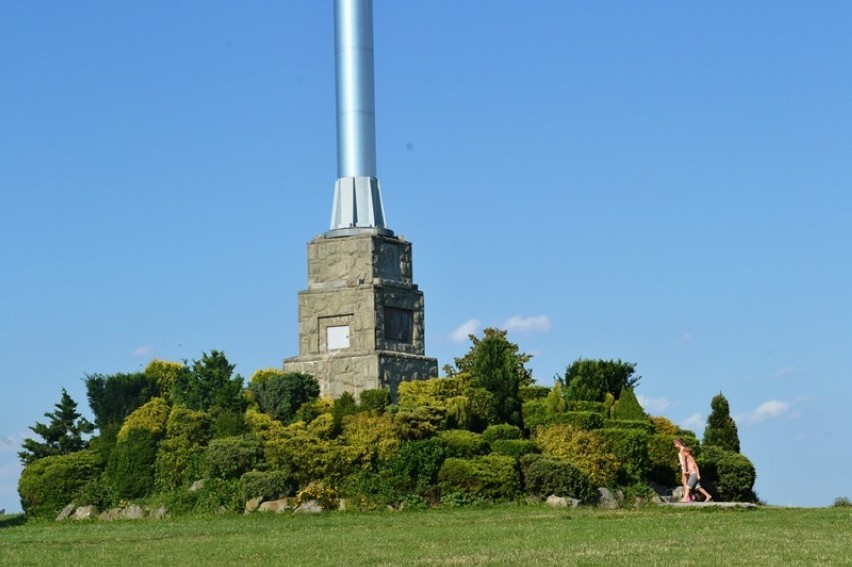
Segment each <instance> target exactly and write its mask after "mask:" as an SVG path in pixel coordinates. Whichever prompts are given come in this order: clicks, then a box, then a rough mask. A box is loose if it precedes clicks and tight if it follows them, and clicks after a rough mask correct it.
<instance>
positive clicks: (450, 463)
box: [438, 455, 521, 500]
mask: <svg viewBox="0 0 852 567" xmlns="http://www.w3.org/2000/svg"><path fill="white" fill-rule="evenodd" d="M438 482H439V485H440V488H441V492H442V493H443V494H450V493H456V492H463V493H467V494H472V495H476V496H478V497H480V498H485V499H489V500H503V499H507V498H513V497H515V496H517V495H518V494H519V493H520V492H521V476H520V474H519V472H518V469H517V461H515V459H513V458H512V457H505V456H503V455H485V456H483V457H476V458H474V459H455V458H449V459H447V460H446V461H444V464H443V466H441V470H440V471H439V472H438Z"/></svg>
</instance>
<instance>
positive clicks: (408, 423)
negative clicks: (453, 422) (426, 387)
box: [394, 382, 446, 441]
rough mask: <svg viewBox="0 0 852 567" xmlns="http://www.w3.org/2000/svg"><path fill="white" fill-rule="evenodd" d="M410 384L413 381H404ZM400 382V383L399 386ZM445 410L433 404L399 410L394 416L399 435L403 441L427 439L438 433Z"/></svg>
mask: <svg viewBox="0 0 852 567" xmlns="http://www.w3.org/2000/svg"><path fill="white" fill-rule="evenodd" d="M404 383H405V384H411V383H414V382H404ZM401 385H402V384H400V386H401ZM445 419H446V410H445V409H444V408H439V407H435V406H424V407H419V408H416V409H411V410H403V409H400V411H399V412H398V413H397V414H396V415H395V416H394V423H395V424H396V427H397V430H398V431H399V436H400V438H401V439H403V440H404V441H413V440H416V439H428V438H429V437H433V436H435V435H437V434H438V431H440V429H441V425H442V424H443V423H444V422H445Z"/></svg>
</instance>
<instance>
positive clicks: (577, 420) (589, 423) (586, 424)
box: [552, 411, 604, 431]
mask: <svg viewBox="0 0 852 567" xmlns="http://www.w3.org/2000/svg"><path fill="white" fill-rule="evenodd" d="M554 417H557V418H556V419H554V420H553V421H552V423H567V424H569V425H573V426H574V427H576V428H577V429H585V430H586V431H591V430H593V429H600V428H602V427H603V426H604V419H603V416H602V415H601V414H599V413H597V412H592V411H569V412H566V413H564V414H561V415H559V416H554Z"/></svg>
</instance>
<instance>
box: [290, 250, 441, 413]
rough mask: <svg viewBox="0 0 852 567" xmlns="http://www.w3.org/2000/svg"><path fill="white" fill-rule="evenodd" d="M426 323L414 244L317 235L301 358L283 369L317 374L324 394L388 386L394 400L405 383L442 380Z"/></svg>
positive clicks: (302, 307) (304, 295) (304, 300)
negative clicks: (413, 258)
mask: <svg viewBox="0 0 852 567" xmlns="http://www.w3.org/2000/svg"><path fill="white" fill-rule="evenodd" d="M424 320H425V319H424V302H423V293H422V292H421V291H420V290H418V289H417V286H416V285H415V284H414V283H413V282H412V263H411V244H410V243H408V242H406V241H404V240H402V239H400V238H395V237H391V236H382V235H378V234H375V233H364V234H358V235H351V236H345V237H338V238H326V237H325V236H320V237H317V238H315V239H314V240H312V241H311V242H310V243H308V289H307V290H305V291H302V292H300V293H299V355H298V356H295V357H292V358H288V359H287V360H285V361H284V370H285V371H287V372H304V373H306V374H311V375H313V376H314V377H315V378H316V379H317V381H318V382H319V384H320V389H321V393H322V395H323V396H329V397H335V398H336V397H339V396H340V395H341V394H342V393H343V392H349V393H351V394H353V395H354V396H355V397H356V398H357V397H358V395H359V394H360V392H362V391H364V390H366V389H375V388H387V389H388V390H389V391H390V392H391V397H392V398H393V399H396V387H397V385H398V384H399V382H401V381H402V380H415V379H424V378H434V377H437V375H438V361H437V360H436V359H434V358H428V357H426V356H425V329H424ZM330 337H332V339H333V340H332V339H330ZM341 337H343V338H341ZM329 342H331V344H329Z"/></svg>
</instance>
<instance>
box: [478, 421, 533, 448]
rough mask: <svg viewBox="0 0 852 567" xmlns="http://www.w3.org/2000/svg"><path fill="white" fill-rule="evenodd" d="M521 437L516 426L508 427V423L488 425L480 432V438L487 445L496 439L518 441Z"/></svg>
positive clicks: (519, 430)
mask: <svg viewBox="0 0 852 567" xmlns="http://www.w3.org/2000/svg"><path fill="white" fill-rule="evenodd" d="M521 437H523V435H522V433H521V429H520V428H519V427H517V426H516V425H509V424H508V423H501V424H498V425H489V426H488V427H486V428H485V431H483V432H482V438H483V439H484V440H485V441H487V442H489V443H493V442H494V441H497V440H498V439H500V440H502V439H520V438H521Z"/></svg>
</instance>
